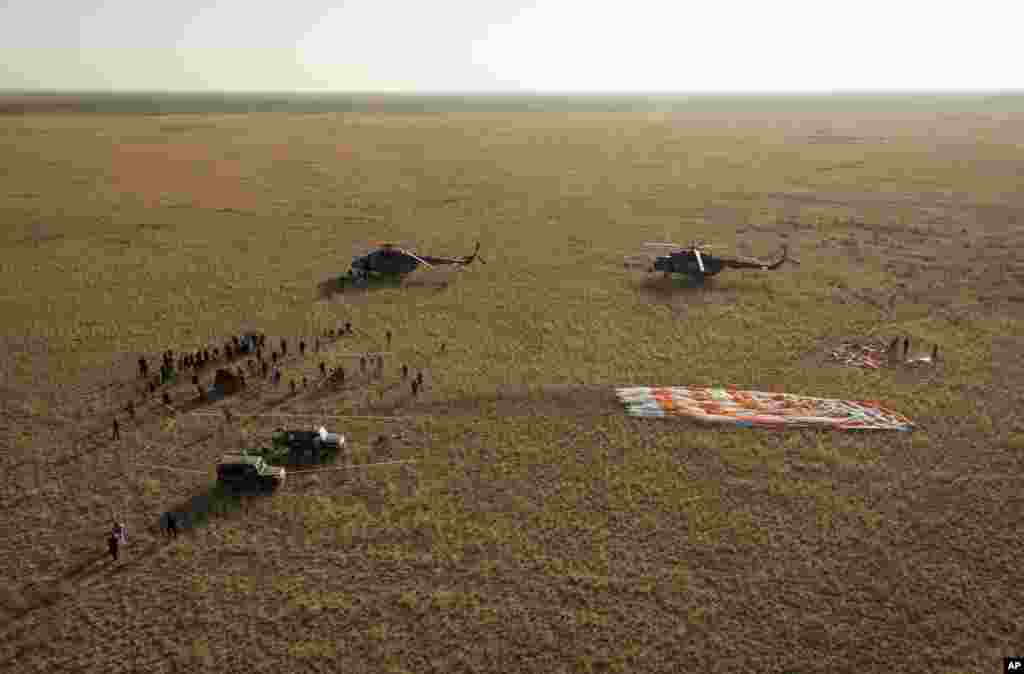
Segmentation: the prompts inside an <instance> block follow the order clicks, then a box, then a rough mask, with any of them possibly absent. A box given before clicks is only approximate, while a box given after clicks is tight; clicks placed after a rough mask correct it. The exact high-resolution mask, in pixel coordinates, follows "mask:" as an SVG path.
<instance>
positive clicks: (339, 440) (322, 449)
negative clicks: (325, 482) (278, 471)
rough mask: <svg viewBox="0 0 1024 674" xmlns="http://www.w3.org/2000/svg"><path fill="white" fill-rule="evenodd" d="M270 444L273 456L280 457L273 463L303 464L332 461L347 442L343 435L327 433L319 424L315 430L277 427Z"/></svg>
mask: <svg viewBox="0 0 1024 674" xmlns="http://www.w3.org/2000/svg"><path fill="white" fill-rule="evenodd" d="M272 444H273V450H272V451H273V452H274V454H275V456H277V457H280V459H279V460H277V461H274V463H282V462H283V463H287V464H289V465H303V464H307V463H313V464H319V463H327V462H329V461H332V460H333V459H334V458H335V457H336V456H337V455H338V454H339V453H340V452H341V451H343V450H344V449H345V448H346V446H347V444H348V443H347V442H346V440H345V436H344V435H342V434H340V433H329V432H328V431H327V429H326V428H324V427H322V426H321V427H320V429H319V430H315V431H312V430H310V431H307V430H293V429H289V430H285V429H283V428H279V429H277V430H276V431H275V432H274V435H273V439H272ZM264 456H266V454H264Z"/></svg>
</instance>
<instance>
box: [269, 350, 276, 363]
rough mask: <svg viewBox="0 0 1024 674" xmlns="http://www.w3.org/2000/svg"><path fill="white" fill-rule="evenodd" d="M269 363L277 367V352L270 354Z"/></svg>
mask: <svg viewBox="0 0 1024 674" xmlns="http://www.w3.org/2000/svg"><path fill="white" fill-rule="evenodd" d="M270 362H272V363H273V364H274V365H277V351H271V352H270Z"/></svg>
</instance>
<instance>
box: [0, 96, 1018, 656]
mask: <svg viewBox="0 0 1024 674" xmlns="http://www.w3.org/2000/svg"><path fill="white" fill-rule="evenodd" d="M385 107H386V106H385ZM500 107H501V106H500V105H497V106H495V108H496V109H473V108H472V107H471V106H469V107H466V106H463V107H459V106H458V105H455V104H450V105H448V107H446V108H445V107H438V108H437V109H430V110H422V109H421V110H417V109H406V108H401V107H399V108H395V109H381V110H374V109H372V106H368V107H367V106H364V108H365V109H362V108H361V109H354V110H349V111H346V112H333V111H331V110H323V109H316V110H312V111H301V110H274V111H267V112H258V111H255V112H254V111H249V112H234V111H224V110H217V111H212V112H206V113H203V112H196V111H191V112H189V111H186V112H176V113H174V114H159V115H147V114H138V111H127V112H125V111H117V110H112V111H108V112H103V111H96V110H92V111H91V112H73V113H68V112H60V111H59V110H60V107H59V106H57V107H55V108H49V109H46V107H45V106H42V108H41V109H38V110H36V109H32V108H31V106H28V107H27V108H26V107H25V106H24V105H23V102H19V101H18V100H14V99H11V100H8V101H6V102H5V103H4V105H0V109H2V110H3V111H4V112H6V113H9V114H5V115H3V116H0V176H2V178H0V216H2V224H3V228H2V237H3V238H2V244H0V245H2V246H3V255H2V258H0V259H2V269H0V281H2V283H0V316H2V320H0V348H2V358H0V427H2V433H0V471H2V474H3V475H4V477H5V479H4V480H3V481H2V482H0V509H2V514H3V517H2V519H0V566H2V568H3V569H4V574H3V576H2V585H0V634H2V638H0V671H11V672H58V671H74V672H104V673H105V674H108V673H115V672H135V671H146V672H148V673H149V674H157V673H158V672H196V671H210V672H215V671H216V672H274V673H281V672H306V671H310V672H344V673H346V674H347V673H349V672H461V671H476V672H503V673H511V672H562V671H565V672H727V671H728V672H732V671H757V672H800V673H801V674H804V673H812V672H826V671H828V672H924V671H927V672H943V673H945V674H954V673H959V672H975V673H978V674H983V673H986V672H994V671H997V670H996V668H997V667H1000V665H1001V663H1002V657H1003V656H1008V655H1021V654H1024V612H1022V608H1021V607H1022V606H1024V583H1022V582H1021V568H1020V563H1021V559H1022V554H1024V547H1022V546H1024V497H1022V491H1021V478H1020V475H1021V468H1022V465H1024V414H1022V412H1021V410H1022V402H1024V392H1022V386H1021V384H1022V382H1024V254H1022V250H1024V192H1022V190H1021V185H1022V184H1024V99H1022V98H1021V97H1010V96H1006V97H998V96H997V97H990V98H983V97H977V98H953V99H949V100H946V99H941V98H935V99H931V98H929V99H922V100H918V99H911V98H907V99H899V98H894V99H881V100H872V99H867V100H859V99H854V98H850V99H836V100H829V99H823V100H817V101H816V100H801V99H794V100H788V101H787V100H784V99H783V100H760V99H743V98H736V99H727V100H719V101H710V102H708V101H703V102H701V101H698V102H693V103H692V104H691V103H687V102H686V101H682V102H677V103H675V104H672V105H655V104H651V105H650V106H649V107H648V108H647V109H644V108H643V106H638V107H637V109H628V110H621V109H610V110H596V109H588V108H587V107H586V106H580V107H579V108H566V109H564V110H561V111H560V110H558V109H551V106H548V107H543V106H542V107H543V109H538V110H534V111H527V110H506V111H503V110H502V109H500ZM523 107H528V106H523ZM10 113H14V114H10ZM695 238H702V239H706V240H710V241H713V242H715V243H717V244H719V245H720V246H721V248H720V249H719V250H720V252H722V253H729V252H733V251H737V252H739V253H741V254H748V255H749V254H754V255H758V256H763V257H771V256H772V255H773V254H774V253H775V252H776V251H777V250H778V248H779V246H780V244H782V243H788V244H789V246H790V248H791V250H793V251H794V254H795V255H796V257H798V258H799V259H800V261H801V263H802V264H801V265H800V266H799V267H784V268H783V269H781V270H779V271H776V272H757V271H750V272H740V271H726V272H724V273H723V274H722V275H721V276H720V277H718V278H717V279H715V280H714V282H713V283H710V284H709V285H708V286H707V288H705V289H703V290H697V289H690V288H687V287H683V286H681V285H679V284H667V283H665V282H664V280H661V279H647V278H645V276H644V275H643V274H638V273H637V272H635V271H631V270H626V269H624V268H623V264H622V261H623V256H626V255H631V254H633V253H635V252H637V249H638V247H639V245H640V244H641V243H642V242H644V241H649V240H656V241H664V240H669V241H681V242H688V241H690V240H692V239H695ZM381 240H400V241H413V242H416V244H417V246H418V248H417V250H419V251H422V252H430V253H434V254H440V255H463V254H466V253H469V252H470V251H471V249H472V246H473V243H474V242H475V241H477V240H479V241H480V242H481V243H482V254H483V256H484V258H485V260H486V264H484V265H479V264H478V265H474V266H471V267H469V268H467V269H465V270H462V271H460V272H456V273H441V272H428V273H427V274H426V275H424V276H423V278H424V279H425V280H423V281H417V282H412V283H410V284H408V286H407V287H404V288H381V289H372V290H370V291H365V292H345V293H339V294H335V295H332V296H328V297H324V296H322V295H320V294H318V292H317V288H318V285H319V284H321V283H322V282H323V281H324V280H326V279H330V278H331V277H334V276H337V275H338V274H340V273H341V272H343V271H345V269H346V268H347V264H348V262H349V261H350V259H351V256H352V255H353V254H354V250H355V249H357V248H359V246H360V245H361V244H365V243H366V242H373V241H381ZM431 274H434V275H440V276H441V277H442V278H441V279H440V280H442V281H444V280H446V281H448V283H447V285H443V284H437V283H435V282H434V281H437V280H438V279H432V278H431V277H430V275H431ZM346 321H350V322H351V323H352V324H353V326H354V327H355V328H356V334H355V335H354V336H352V337H346V338H344V339H342V340H337V341H334V342H331V343H329V344H328V343H325V344H324V345H323V347H322V349H321V352H320V354H316V355H310V354H307V356H306V357H305V358H298V357H295V356H292V357H290V359H289V360H288V362H287V363H286V364H285V366H284V375H285V379H286V381H287V380H288V379H290V378H293V377H296V378H301V377H302V376H307V377H308V378H309V379H310V380H312V381H316V380H317V378H318V377H317V366H318V363H319V360H320V359H323V360H325V361H326V362H327V363H328V364H329V365H344V366H345V367H346V368H347V370H348V372H349V375H350V376H349V380H348V383H347V384H346V385H345V386H344V387H341V388H323V387H319V386H311V387H310V388H309V389H301V387H300V390H299V392H298V393H297V394H296V395H294V396H293V395H290V394H289V393H288V392H287V391H286V390H285V389H284V388H282V389H281V390H274V389H273V388H272V387H270V386H269V385H268V384H267V383H266V382H263V381H262V380H260V381H255V382H252V383H251V384H250V386H249V388H248V389H247V391H246V392H244V393H243V394H241V395H239V396H237V397H234V398H229V399H227V400H223V401H219V402H216V403H212V404H210V405H207V406H206V408H205V411H207V412H213V413H215V414H213V415H212V416H196V415H190V414H189V411H190V410H193V409H194V408H195V405H194V403H193V401H192V398H193V394H194V391H193V389H192V387H191V386H189V385H187V384H179V385H175V386H173V387H171V389H170V391H171V397H172V401H173V405H172V408H171V409H168V408H166V407H164V406H162V405H160V404H158V403H157V401H156V400H155V399H154V400H150V399H149V396H144V395H142V394H141V393H140V382H139V381H138V379H137V378H136V361H137V359H138V357H139V356H140V355H141V354H146V355H147V356H149V357H150V358H151V362H152V359H153V358H154V357H155V356H157V354H159V353H160V352H162V351H163V350H165V349H175V350H176V351H178V350H182V351H184V350H188V349H195V348H197V347H200V346H203V345H206V344H218V345H219V344H223V342H224V340H225V338H227V337H228V336H229V335H231V334H237V333H239V332H241V331H243V330H246V329H253V330H259V331H263V332H265V333H266V334H267V335H268V337H269V341H271V342H273V343H274V344H276V343H277V340H278V339H279V338H280V337H287V338H288V340H289V342H290V344H291V352H294V350H295V345H296V344H297V343H298V341H299V339H300V338H301V337H305V339H306V341H307V342H309V343H312V341H313V336H314V335H316V334H321V333H322V332H323V331H324V330H325V329H328V328H332V327H337V326H340V325H341V324H342V323H344V322H346ZM387 330H391V331H392V332H393V333H394V339H393V343H392V344H391V346H390V347H387V346H386V344H385V339H384V335H385V332H386V331H387ZM904 335H906V336H909V337H910V338H911V340H912V344H913V347H912V348H913V350H915V351H919V352H924V351H925V350H927V349H928V348H930V347H931V345H932V344H933V343H937V344H939V345H940V349H941V351H940V354H941V356H942V358H941V360H940V362H939V363H938V364H937V365H936V366H934V367H927V368H913V369H911V368H906V367H885V368H881V369H879V370H862V369H858V368H852V367H845V366H843V365H840V364H837V363H834V362H830V360H829V359H828V357H827V354H828V352H829V351H830V350H831V349H833V348H835V347H836V345H838V344H840V343H841V342H843V341H844V340H867V339H872V338H874V339H880V340H884V341H886V342H887V341H888V340H889V339H891V338H893V337H897V336H899V337H903V336H904ZM442 344H444V345H445V348H444V351H443V352H442V349H441V345H442ZM371 351H372V352H376V351H386V352H387V354H386V356H385V359H386V360H385V375H384V377H383V379H380V380H370V381H367V380H366V379H365V378H363V377H360V376H359V375H358V374H357V371H358V367H357V366H356V367H354V365H353V364H354V363H355V362H356V361H357V359H358V355H359V354H361V353H366V352H371ZM403 363H406V364H408V365H409V366H410V367H412V368H413V370H414V371H416V370H422V371H423V373H424V378H425V380H426V390H425V392H424V393H422V394H420V395H419V396H418V397H415V398H414V397H413V396H412V395H411V394H409V393H408V392H407V387H406V385H405V382H402V380H401V378H400V375H399V367H400V365H401V364H403ZM206 378H207V379H208V378H209V375H206ZM716 384H733V385H736V386H739V387H741V388H750V389H758V390H779V391H786V392H790V393H800V394H806V395H814V396H823V397H843V398H855V399H877V400H881V401H884V402H885V403H886V404H887V405H888V406H890V407H892V408H893V409H895V410H897V411H899V412H901V413H904V414H906V415H907V416H909V417H910V418H912V419H913V420H914V421H915V422H917V423H918V424H919V428H918V429H917V430H916V431H914V432H913V433H881V432H880V433H860V434H855V433H845V434H844V433H829V432H813V431H783V432H771V431H765V430H758V429H746V430H744V429H735V428H717V427H714V428H712V427H704V426H699V425H695V424H689V423H686V422H683V421H672V422H657V421H647V420H638V419H632V418H628V417H626V416H625V415H624V414H623V412H622V410H621V408H620V407H619V406H618V405H617V404H616V403H615V401H614V396H613V389H614V387H615V386H620V385H716ZM130 399H134V400H136V401H137V404H138V405H139V408H138V413H137V417H136V419H135V421H129V420H128V419H127V417H126V415H125V414H124V413H123V412H122V411H121V410H122V408H123V406H124V405H125V403H126V402H127V401H128V400H130ZM144 400H145V402H143V401H144ZM225 408H228V409H230V410H231V411H232V412H233V413H234V415H235V419H234V421H232V422H230V423H227V422H225V421H223V419H222V418H220V417H218V415H220V414H221V413H222V412H223V410H224V409H225ZM271 413H280V414H294V415H313V416H312V417H299V416H296V417H294V418H284V421H285V422H288V423H292V422H294V423H298V424H300V425H302V426H305V425H307V424H308V423H312V422H318V421H319V420H320V419H327V422H326V425H327V426H328V428H330V429H331V430H339V431H341V432H344V433H346V434H348V436H349V437H350V439H351V440H352V443H353V448H352V451H351V452H350V453H349V455H347V456H345V457H343V458H342V459H341V460H340V461H341V463H340V466H344V467H348V468H349V469H348V470H337V471H332V472H320V473H309V474H294V475H292V476H290V477H289V480H288V482H287V484H286V486H285V487H284V488H283V489H282V490H281V491H280V492H278V493H277V494H275V495H273V496H270V497H253V498H247V499H243V500H241V501H233V500H229V499H222V498H220V497H219V496H218V495H216V494H215V493H214V492H213V491H212V490H211V488H212V485H213V480H214V476H213V467H214V465H215V464H216V461H217V458H218V456H220V455H221V454H222V453H224V452H225V451H229V450H234V449H238V448H240V447H243V446H247V445H249V446H252V445H255V444H258V443H265V442H266V440H267V438H268V437H269V433H270V431H272V430H273V429H274V428H275V427H277V426H279V425H281V424H282V423H283V422H282V418H272V417H268V416H244V415H247V414H248V415H257V414H259V415H267V414H271ZM115 414H117V415H118V417H119V418H120V420H121V424H122V438H121V439H120V440H119V441H113V440H111V433H110V425H111V419H112V418H113V416H114V415H115ZM331 417H338V418H331ZM382 434H384V435H386V436H387V437H388V438H390V442H389V443H387V444H386V445H383V446H379V445H377V444H375V443H373V440H374V439H375V438H376V437H377V436H379V435H382ZM403 460H410V461H415V462H416V463H408V464H388V465H383V466H362V467H360V464H368V463H380V462H388V461H403ZM169 509H177V510H179V511H181V512H187V513H189V514H190V516H191V517H192V520H191V522H190V526H189V527H188V528H187V530H186V531H185V532H184V533H183V535H182V536H180V537H179V538H178V539H177V540H175V541H173V542H166V541H164V540H163V538H162V537H161V535H160V532H159V530H158V519H159V517H160V515H161V513H163V512H164V511H167V510H169ZM115 515H119V516H121V517H123V518H124V519H125V521H126V522H127V524H128V528H129V546H128V547H127V548H126V549H125V550H124V555H123V557H122V558H121V560H120V561H119V562H117V563H112V562H111V561H110V560H109V558H108V557H107V556H106V549H105V534H106V532H107V530H108V528H109V525H110V521H111V518H112V517H113V516H115Z"/></svg>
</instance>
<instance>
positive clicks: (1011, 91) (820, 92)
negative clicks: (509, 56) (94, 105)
mask: <svg viewBox="0 0 1024 674" xmlns="http://www.w3.org/2000/svg"><path fill="white" fill-rule="evenodd" d="M12 94H14V95H29V96H47V95H51V96H52V95H57V96H69V95H83V94H84V95H96V94H104V95H189V96H236V95H245V96H407V97H415V96H423V97H430V96H458V97H464V98H473V97H481V98H484V97H493V96H519V97H531V96H532V97H562V98H577V97H593V96H611V97H622V98H652V97H655V98H657V97H686V96H701V97H707V96H752V97H757V96H850V95H853V96H858V95H860V96H863V95H885V96H921V95H933V96H934V95H939V96H944V95H945V96H949V95H953V96H963V95H989V96H991V95H1024V87H1020V88H986V89H778V90H743V89H736V90H721V91H718V90H692V91H682V90H680V91H673V90H651V91H614V90H609V91H599V90H595V91H543V90H497V89H496V90H485V91H459V90H440V89H439V90H422V91H415V90H413V91H388V90H374V89H352V90H344V89H324V90H320V89H316V90H310V89H294V90H285V89H130V88H126V89H116V88H107V89H71V88H67V89H54V88H35V89H25V88H20V89H15V88H2V87H0V96H9V95H12Z"/></svg>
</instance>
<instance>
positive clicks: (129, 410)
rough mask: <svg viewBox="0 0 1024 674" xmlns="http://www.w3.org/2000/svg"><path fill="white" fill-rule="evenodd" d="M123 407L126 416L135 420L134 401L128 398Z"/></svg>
mask: <svg viewBox="0 0 1024 674" xmlns="http://www.w3.org/2000/svg"><path fill="white" fill-rule="evenodd" d="M124 409H125V411H126V412H127V413H128V418H129V419H131V420H132V421H135V401H134V400H129V401H128V404H127V405H125V408H124Z"/></svg>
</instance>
